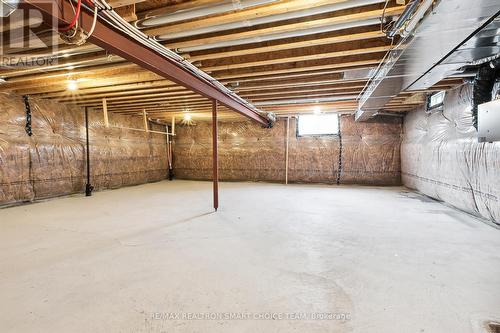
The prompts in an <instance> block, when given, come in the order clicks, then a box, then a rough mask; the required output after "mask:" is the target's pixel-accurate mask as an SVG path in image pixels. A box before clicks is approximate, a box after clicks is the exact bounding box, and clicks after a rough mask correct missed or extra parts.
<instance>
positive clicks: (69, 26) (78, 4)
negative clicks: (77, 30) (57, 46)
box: [59, 0, 82, 32]
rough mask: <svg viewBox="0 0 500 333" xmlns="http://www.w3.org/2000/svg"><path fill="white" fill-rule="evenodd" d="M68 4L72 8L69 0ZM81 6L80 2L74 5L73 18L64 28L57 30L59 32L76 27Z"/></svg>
mask: <svg viewBox="0 0 500 333" xmlns="http://www.w3.org/2000/svg"><path fill="white" fill-rule="evenodd" d="M69 2H70V3H71V6H73V3H72V2H71V0H69ZM81 6H82V0H78V2H77V4H76V10H75V16H74V17H73V19H72V20H71V22H70V23H69V24H68V25H67V26H66V27H64V28H59V32H66V31H69V30H70V29H71V28H73V27H74V26H75V25H77V22H78V18H79V17H80V9H81Z"/></svg>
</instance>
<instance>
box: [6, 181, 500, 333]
mask: <svg viewBox="0 0 500 333" xmlns="http://www.w3.org/2000/svg"><path fill="white" fill-rule="evenodd" d="M0 290H1V297H0V327H1V331H2V332H169V333H170V332H266V333H267V332H308V333H315V332H395V333H396V332H397V333H401V332H412V333H413V332H437V333H442V332H453V333H462V332H463V333H465V332H475V331H477V332H480V331H479V330H478V327H479V326H480V323H481V322H482V321H483V320H488V319H495V318H496V319H498V316H500V230H497V229H495V228H492V227H490V226H488V225H486V224H484V223H482V222H480V221H478V220H476V219H475V218H473V217H470V216H468V215H466V214H463V213H461V212H458V211H456V210H454V209H451V208H449V207H446V206H444V205H442V204H440V203H437V202H434V201H431V200H429V199H426V198H424V197H421V196H419V195H416V194H413V193H411V192H408V191H407V190H405V189H403V188H374V187H335V186H316V185H290V186H284V185H278V184H255V183H223V184H221V208H220V210H219V212H217V213H212V211H211V184H210V183H208V182H190V181H174V182H167V181H165V182H160V183H155V184H148V185H142V186H137V187H130V188H123V189H120V190H114V191H107V192H99V193H95V195H94V196H93V197H91V198H85V197H82V196H76V197H69V198H63V199H56V200H51V201H47V202H42V203H37V204H33V205H26V206H20V207H13V208H8V209H2V210H0ZM229 313H232V314H233V315H240V316H249V319H247V320H236V319H234V318H233V320H224V319H220V316H225V315H229ZM317 313H327V314H332V313H334V314H335V315H338V316H339V317H341V318H344V320H311V318H312V317H313V316H314V315H315V314H317ZM194 314H198V315H197V316H199V315H200V314H201V315H202V316H205V315H206V314H209V315H210V316H212V318H214V317H215V316H219V318H215V319H212V320H182V315H186V316H187V315H191V316H194ZM176 315H179V316H181V320H176V319H175V316H176ZM278 316H281V317H278ZM343 316H345V317H343ZM271 317H274V318H275V320H265V319H266V318H271ZM292 317H293V318H294V319H295V320H292ZM243 318H244V317H243ZM330 319H331V318H330Z"/></svg>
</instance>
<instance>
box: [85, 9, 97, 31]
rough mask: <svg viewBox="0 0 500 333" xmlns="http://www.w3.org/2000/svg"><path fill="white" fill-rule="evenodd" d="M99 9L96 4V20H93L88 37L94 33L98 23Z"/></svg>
mask: <svg viewBox="0 0 500 333" xmlns="http://www.w3.org/2000/svg"><path fill="white" fill-rule="evenodd" d="M97 11H98V8H97V6H95V7H94V20H93V21H92V26H91V27H90V30H89V32H88V33H87V38H89V37H90V36H92V34H93V33H94V30H95V26H96V24H97Z"/></svg>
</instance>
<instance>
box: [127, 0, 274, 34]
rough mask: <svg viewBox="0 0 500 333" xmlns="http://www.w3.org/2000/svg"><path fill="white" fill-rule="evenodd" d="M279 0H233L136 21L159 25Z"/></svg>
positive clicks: (139, 23)
mask: <svg viewBox="0 0 500 333" xmlns="http://www.w3.org/2000/svg"><path fill="white" fill-rule="evenodd" d="M277 1H278V0H233V1H231V2H226V3H222V4H218V5H214V6H205V7H201V8H194V9H186V10H179V11H177V12H174V13H171V14H165V15H158V16H156V15H152V16H149V17H148V14H146V17H145V18H144V19H141V20H139V21H137V22H135V26H136V27H138V28H149V27H154V26H157V25H164V24H171V23H175V22H180V21H185V20H191V19H195V18H199V17H203V16H208V15H215V14H222V13H227V12H230V11H233V10H243V9H247V8H251V7H256V6H262V5H266V4H270V3H273V2H277Z"/></svg>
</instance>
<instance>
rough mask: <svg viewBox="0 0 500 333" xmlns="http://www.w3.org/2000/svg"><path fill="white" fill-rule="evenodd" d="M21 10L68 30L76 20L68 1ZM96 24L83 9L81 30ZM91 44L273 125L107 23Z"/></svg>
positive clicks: (28, 4)
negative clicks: (33, 10)
mask: <svg viewBox="0 0 500 333" xmlns="http://www.w3.org/2000/svg"><path fill="white" fill-rule="evenodd" d="M19 6H20V7H21V8H31V9H37V10H39V11H40V13H41V14H42V15H43V17H44V21H45V22H46V23H48V24H50V25H58V26H65V25H67V24H68V23H69V22H71V19H72V18H73V16H74V14H73V10H72V9H71V5H70V4H69V2H68V1H64V0H52V1H47V0H22V2H21V3H20V5H19ZM92 20H93V13H91V12H89V11H88V10H87V9H85V8H83V6H82V11H81V14H80V20H79V22H80V24H81V25H80V26H82V27H85V28H86V29H85V30H86V31H88V29H89V28H90V27H91V25H92ZM58 26H53V28H54V29H57V28H58ZM89 41H90V42H92V43H93V44H95V45H97V46H100V47H102V48H103V49H105V50H107V51H110V52H112V53H114V54H116V55H118V56H120V57H122V58H124V59H127V60H129V61H130V62H133V63H135V64H137V65H139V66H141V67H142V68H145V69H148V70H150V71H152V72H154V73H156V74H158V75H160V76H162V77H165V78H167V79H169V80H171V81H173V82H175V83H177V84H179V85H181V86H183V87H185V88H187V89H189V90H192V91H193V92H196V93H198V94H200V95H202V96H204V97H206V98H209V99H215V100H217V101H219V103H220V104H222V105H224V106H226V107H228V108H229V109H231V110H234V111H236V112H238V113H240V114H242V115H244V116H246V117H248V118H250V119H252V120H254V121H256V122H258V123H260V124H262V125H263V126H266V127H267V126H268V124H269V122H268V120H267V119H266V118H264V117H263V116H261V115H259V114H258V113H257V112H255V111H254V110H252V109H250V108H248V107H247V106H245V105H243V104H242V103H240V102H239V101H237V100H236V99H234V98H233V97H232V96H230V95H228V94H226V93H224V92H222V91H220V90H219V89H217V88H216V87H214V86H212V85H211V84H210V83H208V82H206V81H204V80H202V79H200V78H199V77H197V76H196V75H194V74H193V73H191V72H189V71H188V70H186V69H184V68H183V67H181V66H179V65H178V64H176V63H175V61H172V60H170V59H167V58H165V57H164V56H162V55H160V54H158V53H157V52H155V51H154V50H152V49H150V48H148V47H147V46H145V45H142V44H141V43H140V42H138V41H136V40H134V39H133V38H130V37H129V36H127V35H126V34H125V33H124V32H122V31H119V30H117V29H115V28H114V27H112V26H110V25H108V24H107V23H106V22H102V21H100V20H98V21H97V25H96V27H95V30H94V32H93V34H92V36H90V38H89Z"/></svg>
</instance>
